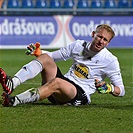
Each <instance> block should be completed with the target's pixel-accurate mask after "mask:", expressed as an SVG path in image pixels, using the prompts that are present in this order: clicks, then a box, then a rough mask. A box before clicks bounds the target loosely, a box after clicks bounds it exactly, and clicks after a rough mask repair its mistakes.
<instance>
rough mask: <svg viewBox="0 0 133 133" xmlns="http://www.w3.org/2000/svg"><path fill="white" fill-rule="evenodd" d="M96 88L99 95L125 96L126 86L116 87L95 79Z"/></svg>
mask: <svg viewBox="0 0 133 133" xmlns="http://www.w3.org/2000/svg"><path fill="white" fill-rule="evenodd" d="M95 87H96V89H97V91H98V92H99V93H102V94H107V93H111V94H112V95H114V96H124V94H125V90H124V86H123V85H120V86H119V87H118V86H114V85H113V84H109V83H106V82H105V81H99V80H98V79H95Z"/></svg>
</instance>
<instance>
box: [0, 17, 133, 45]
mask: <svg viewBox="0 0 133 133" xmlns="http://www.w3.org/2000/svg"><path fill="white" fill-rule="evenodd" d="M102 23H106V24H109V25H110V26H111V27H112V28H113V30H114V32H115V37H114V38H113V40H112V41H111V42H110V45H109V47H112V48H132V47H133V16H110V17H108V16H0V48H25V47H26V46H27V45H28V44H29V43H31V42H33V43H35V42H40V43H41V44H42V46H43V47H44V48H47V47H48V48H49V47H50V48H56V47H57V48H59V47H63V46H65V45H67V44H69V43H71V42H72V41H74V40H77V39H82V40H87V41H91V39H92V38H91V33H92V31H93V30H95V28H96V26H97V25H98V24H102Z"/></svg>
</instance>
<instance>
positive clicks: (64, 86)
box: [3, 78, 77, 106]
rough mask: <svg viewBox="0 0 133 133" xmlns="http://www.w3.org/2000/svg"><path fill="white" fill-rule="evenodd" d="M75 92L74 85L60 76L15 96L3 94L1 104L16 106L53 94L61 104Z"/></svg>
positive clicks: (68, 99)
mask: <svg viewBox="0 0 133 133" xmlns="http://www.w3.org/2000/svg"><path fill="white" fill-rule="evenodd" d="M76 94H77V89H76V87H75V86H74V85H73V84H71V83H69V82H68V81H65V80H63V79H61V78H54V79H52V80H51V81H50V82H48V83H46V84H45V85H43V86H41V87H40V88H37V89H35V88H32V89H29V90H27V91H25V92H23V93H21V94H18V95H16V96H15V97H11V96H8V95H7V94H5V93H4V94H3V101H4V102H3V105H4V106H8V105H9V104H12V105H13V106H16V105H18V104H25V103H30V102H36V101H38V100H43V99H46V98H48V97H49V96H51V95H53V96H54V97H55V99H56V101H57V103H60V104H63V103H67V102H69V101H71V100H72V99H74V98H75V96H76Z"/></svg>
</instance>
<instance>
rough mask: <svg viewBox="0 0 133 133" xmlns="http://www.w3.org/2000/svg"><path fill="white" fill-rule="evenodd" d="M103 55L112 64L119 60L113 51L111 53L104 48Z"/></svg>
mask: <svg viewBox="0 0 133 133" xmlns="http://www.w3.org/2000/svg"><path fill="white" fill-rule="evenodd" d="M102 53H103V55H104V56H103V57H104V58H105V59H106V60H108V61H110V62H112V61H114V60H117V57H116V56H115V55H114V54H113V53H112V52H111V51H109V50H108V49H107V48H104V49H103V51H102Z"/></svg>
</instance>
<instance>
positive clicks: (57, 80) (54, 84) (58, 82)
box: [50, 78, 62, 90]
mask: <svg viewBox="0 0 133 133" xmlns="http://www.w3.org/2000/svg"><path fill="white" fill-rule="evenodd" d="M61 83H62V82H61V79H60V78H54V79H53V80H52V81H51V83H50V84H51V86H52V87H53V89H54V90H58V89H59V88H60V86H61Z"/></svg>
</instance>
